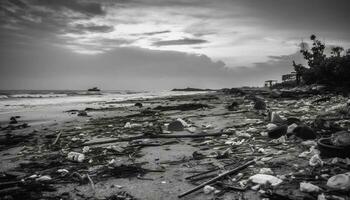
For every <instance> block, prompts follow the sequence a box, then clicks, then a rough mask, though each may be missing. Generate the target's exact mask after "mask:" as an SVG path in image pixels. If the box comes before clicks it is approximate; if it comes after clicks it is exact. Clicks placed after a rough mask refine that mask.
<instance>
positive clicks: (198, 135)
mask: <svg viewBox="0 0 350 200" xmlns="http://www.w3.org/2000/svg"><path fill="white" fill-rule="evenodd" d="M222 134H224V133H206V134H193V135H190V134H182V135H172V134H160V135H139V136H134V137H127V138H118V139H111V140H105V141H99V142H87V143H84V144H83V145H82V146H91V145H98V144H108V143H115V142H126V141H132V140H137V139H145V138H199V137H209V136H212V137H217V136H221V135H222Z"/></svg>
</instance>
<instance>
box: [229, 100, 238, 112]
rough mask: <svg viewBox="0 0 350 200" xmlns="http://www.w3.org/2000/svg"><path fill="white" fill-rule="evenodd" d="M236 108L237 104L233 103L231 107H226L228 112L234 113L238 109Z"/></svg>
mask: <svg viewBox="0 0 350 200" xmlns="http://www.w3.org/2000/svg"><path fill="white" fill-rule="evenodd" d="M238 106H239V104H238V102H237V101H234V102H232V103H231V105H229V106H227V109H228V110H229V111H234V110H237V109H238Z"/></svg>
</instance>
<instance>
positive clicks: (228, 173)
mask: <svg viewBox="0 0 350 200" xmlns="http://www.w3.org/2000/svg"><path fill="white" fill-rule="evenodd" d="M254 163H255V160H251V161H249V162H247V163H245V164H243V165H241V166H239V167H237V168H235V169H233V170H230V171H228V172H225V173H223V174H221V175H218V176H217V177H215V178H213V179H210V180H209V181H207V182H204V183H202V184H200V185H198V186H197V187H195V188H193V189H191V190H189V191H187V192H184V193H182V194H180V195H179V196H178V197H179V198H182V197H184V196H186V195H188V194H191V193H192V192H195V191H197V190H199V189H201V188H203V187H204V186H206V185H209V184H212V183H214V182H215V181H217V180H220V179H222V178H224V177H225V176H228V175H231V174H234V173H236V172H238V171H240V170H242V169H245V168H247V167H248V166H249V165H252V164H254Z"/></svg>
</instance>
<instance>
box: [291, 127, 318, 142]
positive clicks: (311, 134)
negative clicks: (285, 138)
mask: <svg viewBox="0 0 350 200" xmlns="http://www.w3.org/2000/svg"><path fill="white" fill-rule="evenodd" d="M293 133H294V135H295V136H296V137H298V138H301V139H303V140H313V139H316V137H317V135H316V133H315V131H314V130H313V129H312V128H310V127H309V126H307V125H299V126H297V127H296V128H294V130H293Z"/></svg>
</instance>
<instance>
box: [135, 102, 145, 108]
mask: <svg viewBox="0 0 350 200" xmlns="http://www.w3.org/2000/svg"><path fill="white" fill-rule="evenodd" d="M134 106H135V107H139V108H142V106H143V105H142V103H140V102H137V103H135V104H134Z"/></svg>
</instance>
